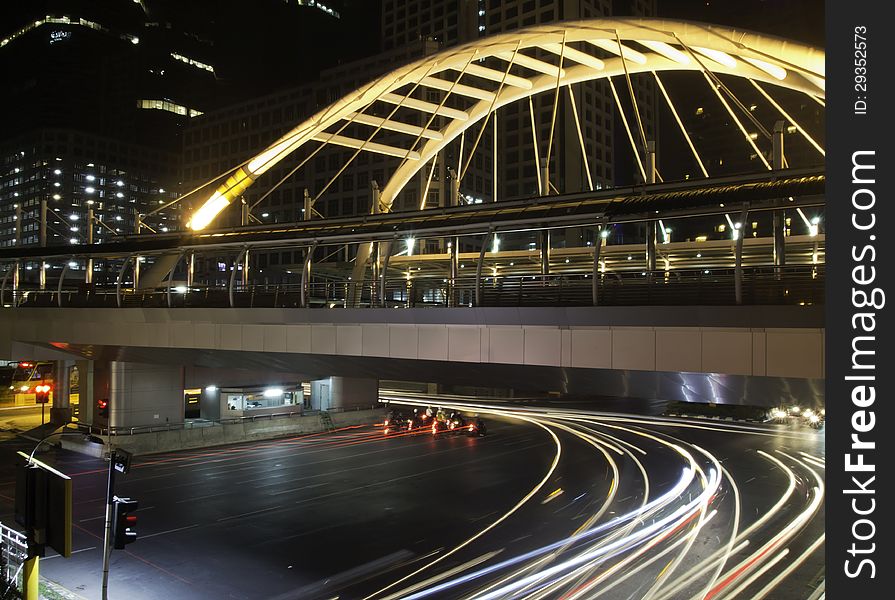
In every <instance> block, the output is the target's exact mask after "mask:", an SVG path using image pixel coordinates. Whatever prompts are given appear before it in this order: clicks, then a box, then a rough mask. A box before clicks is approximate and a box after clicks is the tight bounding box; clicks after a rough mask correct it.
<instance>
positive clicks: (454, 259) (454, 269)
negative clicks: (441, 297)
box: [448, 237, 460, 306]
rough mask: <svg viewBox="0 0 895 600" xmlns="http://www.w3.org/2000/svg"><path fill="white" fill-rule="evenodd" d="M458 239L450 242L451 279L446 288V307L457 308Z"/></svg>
mask: <svg viewBox="0 0 895 600" xmlns="http://www.w3.org/2000/svg"><path fill="white" fill-rule="evenodd" d="M459 246H460V238H458V237H455V238H452V239H451V241H450V248H449V250H450V253H451V279H450V286H449V287H448V306H457V302H458V300H457V277H458V276H459V273H458V267H459V264H458V263H459V262H460V248H459Z"/></svg>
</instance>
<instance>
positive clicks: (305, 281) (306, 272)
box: [299, 242, 317, 308]
mask: <svg viewBox="0 0 895 600" xmlns="http://www.w3.org/2000/svg"><path fill="white" fill-rule="evenodd" d="M316 249H317V244H316V242H315V243H313V244H311V245H310V246H309V247H308V254H307V255H306V256H305V264H304V265H302V268H301V289H300V295H299V305H300V306H301V308H307V307H308V299H309V298H310V295H311V294H310V289H309V286H310V285H311V263H312V262H313V260H314V250H316Z"/></svg>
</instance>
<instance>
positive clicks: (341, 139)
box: [314, 132, 420, 160]
mask: <svg viewBox="0 0 895 600" xmlns="http://www.w3.org/2000/svg"><path fill="white" fill-rule="evenodd" d="M314 139H315V140H317V141H318V142H327V143H329V144H335V145H336V146H345V147H346V148H359V149H362V150H366V151H367V152H375V153H376V154H385V155H386V156H395V157H397V158H407V159H409V160H419V159H420V153H419V152H414V151H412V150H406V149H404V148H398V147H396V146H387V145H385V144H379V143H377V142H368V141H367V140H358V139H356V138H350V137H345V136H344V135H330V134H328V133H323V132H321V133H318V134H317V135H315V136H314Z"/></svg>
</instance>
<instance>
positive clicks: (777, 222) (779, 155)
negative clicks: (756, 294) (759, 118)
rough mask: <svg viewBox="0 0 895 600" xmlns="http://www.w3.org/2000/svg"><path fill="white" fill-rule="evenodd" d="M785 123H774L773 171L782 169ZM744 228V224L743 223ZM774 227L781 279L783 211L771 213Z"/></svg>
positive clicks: (775, 253)
mask: <svg viewBox="0 0 895 600" xmlns="http://www.w3.org/2000/svg"><path fill="white" fill-rule="evenodd" d="M784 125H785V123H784V122H783V121H777V122H776V123H774V135H773V136H772V141H773V149H772V155H773V156H772V158H773V161H774V162H773V167H774V170H782V169H783V168H784V164H785V162H784V153H783V131H784ZM743 227H745V223H743ZM773 227H774V266H775V267H777V268H776V269H774V273H775V278H776V279H780V278H781V277H782V267H783V266H785V265H786V211H785V210H784V209H780V210H775V211H774V213H773Z"/></svg>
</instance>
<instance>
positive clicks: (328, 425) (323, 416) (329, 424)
mask: <svg viewBox="0 0 895 600" xmlns="http://www.w3.org/2000/svg"><path fill="white" fill-rule="evenodd" d="M320 424H321V425H323V429H325V430H326V431H332V430H333V429H335V428H336V426H335V425H334V424H333V419H332V417H331V416H330V415H329V412H327V411H325V410H321V411H320Z"/></svg>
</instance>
